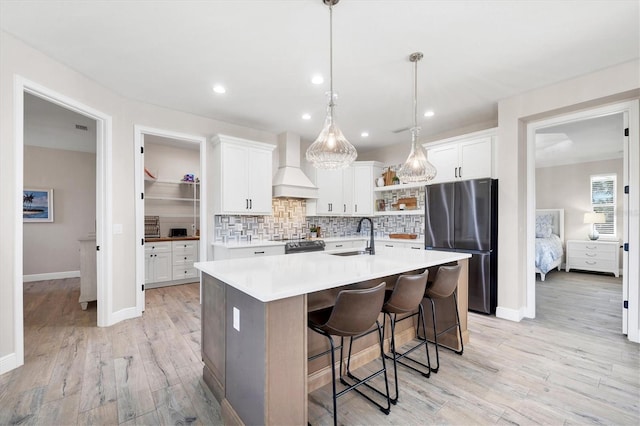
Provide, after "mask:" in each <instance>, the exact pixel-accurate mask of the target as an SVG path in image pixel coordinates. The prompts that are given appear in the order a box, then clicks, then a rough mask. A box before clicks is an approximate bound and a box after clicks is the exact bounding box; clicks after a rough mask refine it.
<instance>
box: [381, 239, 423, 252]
mask: <svg viewBox="0 0 640 426" xmlns="http://www.w3.org/2000/svg"><path fill="white" fill-rule="evenodd" d="M376 244H380V246H381V247H385V248H407V249H412V250H424V241H422V240H420V241H418V240H417V239H416V240H407V241H380V242H376Z"/></svg>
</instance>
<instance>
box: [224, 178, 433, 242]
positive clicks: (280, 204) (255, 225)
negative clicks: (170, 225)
mask: <svg viewBox="0 0 640 426" xmlns="http://www.w3.org/2000/svg"><path fill="white" fill-rule="evenodd" d="M378 195H379V196H382V195H384V196H386V197H389V198H388V199H387V198H385V201H386V204H387V205H388V206H391V204H392V203H395V202H396V201H397V199H398V198H405V197H416V198H417V199H418V208H419V209H422V210H423V208H424V192H422V195H420V190H419V189H406V190H401V191H394V192H393V193H390V192H382V193H378ZM394 197H395V199H394ZM272 209H273V216H215V218H214V240H215V241H234V240H238V241H246V240H248V239H249V238H251V239H254V240H255V239H263V240H277V239H297V238H304V237H307V236H308V235H309V228H310V227H311V226H312V225H316V226H319V227H320V236H321V237H324V238H329V237H346V236H353V235H357V233H356V228H357V227H358V221H359V220H360V217H340V216H335V217H326V216H318V217H306V201H305V200H301V199H293V198H274V199H273V201H272ZM372 219H373V222H374V232H375V235H376V236H377V237H388V236H389V234H394V233H408V234H418V238H419V239H424V215H400V216H375V217H372ZM238 224H239V225H241V228H242V230H240V229H238V228H240V226H239V227H238V228H236V225H238ZM368 232H369V222H365V223H364V224H363V232H362V234H363V235H368ZM249 236H251V237H249Z"/></svg>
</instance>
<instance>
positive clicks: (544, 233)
mask: <svg viewBox="0 0 640 426" xmlns="http://www.w3.org/2000/svg"><path fill="white" fill-rule="evenodd" d="M552 233H553V216H551V215H548V214H545V215H539V216H536V238H549V237H550V236H551V234H552Z"/></svg>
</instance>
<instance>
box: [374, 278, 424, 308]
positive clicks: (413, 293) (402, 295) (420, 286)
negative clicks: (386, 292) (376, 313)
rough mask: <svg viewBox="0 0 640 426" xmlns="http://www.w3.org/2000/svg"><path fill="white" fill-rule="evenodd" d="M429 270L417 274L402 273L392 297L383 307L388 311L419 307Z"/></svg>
mask: <svg viewBox="0 0 640 426" xmlns="http://www.w3.org/2000/svg"><path fill="white" fill-rule="evenodd" d="M428 276H429V270H428V269H427V270H425V271H424V272H423V273H421V274H416V275H400V276H399V277H398V280H397V281H396V285H395V287H394V288H393V291H392V292H391V297H390V298H389V300H387V301H386V302H385V304H384V306H383V307H382V308H383V309H384V310H385V311H386V312H391V313H396V314H399V313H406V312H412V311H415V310H416V309H418V305H419V304H420V302H421V301H422V298H423V297H424V291H425V288H426V287H427V277H428Z"/></svg>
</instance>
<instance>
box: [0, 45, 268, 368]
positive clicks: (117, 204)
mask: <svg viewBox="0 0 640 426" xmlns="http://www.w3.org/2000/svg"><path fill="white" fill-rule="evenodd" d="M0 52H1V55H2V60H1V61H0V122H1V123H2V125H1V126H0V205H2V206H3V208H2V209H0V361H2V360H3V359H5V358H6V357H7V356H10V355H11V354H15V353H16V350H17V349H16V348H15V347H14V344H15V336H14V327H15V315H14V313H15V311H14V296H15V294H14V277H15V276H17V274H19V275H21V271H16V269H17V268H22V265H21V264H20V265H19V266H16V259H18V258H19V256H20V255H21V254H17V253H15V250H14V248H15V244H16V233H17V232H19V231H18V230H19V229H21V228H22V223H21V218H17V217H16V215H17V212H19V211H20V210H21V205H22V200H18V199H16V197H15V194H16V165H15V161H14V159H15V158H16V143H15V141H16V134H15V124H16V120H17V117H16V116H14V84H15V77H16V76H22V77H24V78H26V79H28V80H30V81H33V82H35V83H37V84H39V85H42V86H44V87H46V88H47V89H49V90H52V91H55V92H57V93H60V94H62V95H64V96H66V97H68V98H71V99H73V100H75V101H77V102H80V103H82V104H84V105H87V106H89V107H91V108H94V109H95V110H97V111H100V112H102V113H104V114H107V115H109V116H111V118H112V120H113V121H112V123H113V128H112V139H113V146H112V157H113V173H112V180H111V182H110V184H111V186H112V193H113V195H112V197H113V207H112V212H111V214H112V220H113V223H114V224H121V225H122V231H123V232H122V234H117V235H113V243H112V247H110V249H111V251H112V253H113V267H112V270H111V271H110V272H111V276H112V282H111V283H107V285H108V286H111V288H112V294H113V312H118V311H121V310H124V309H129V308H133V309H135V307H136V297H135V296H136V285H135V254H136V238H135V194H134V185H133V181H134V176H133V173H134V159H135V153H134V125H135V124H140V125H144V126H149V127H154V128H158V129H167V130H171V131H174V132H181V133H187V134H193V135H199V136H204V137H210V136H212V135H214V134H217V133H223V134H228V135H232V136H237V137H241V138H246V139H252V140H256V141H261V142H266V143H271V144H274V145H275V144H276V135H275V134H272V133H268V132H264V131H259V130H254V129H249V128H245V127H241V126H237V125H232V124H228V123H223V122H220V121H216V120H212V119H208V118H205V117H199V116H195V115H191V114H186V113H181V112H177V111H172V110H167V109H163V108H159V107H156V106H152V105H147V104H142V103H140V102H135V101H131V100H128V99H126V98H123V97H121V96H119V95H117V94H115V93H113V92H111V91H110V90H107V89H105V88H104V87H102V86H100V85H98V84H96V83H95V82H94V81H92V80H89V79H88V78H86V77H84V76H83V75H81V74H79V73H77V72H75V71H73V70H72V69H70V68H68V67H66V66H64V65H63V64H61V63H59V62H56V61H54V60H53V59H51V58H49V57H48V56H46V55H44V54H42V53H41V52H39V51H37V50H35V49H33V48H31V47H29V46H27V45H26V44H24V43H22V42H20V41H19V40H17V39H16V38H14V37H13V36H11V35H10V34H8V33H6V32H0Z"/></svg>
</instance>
